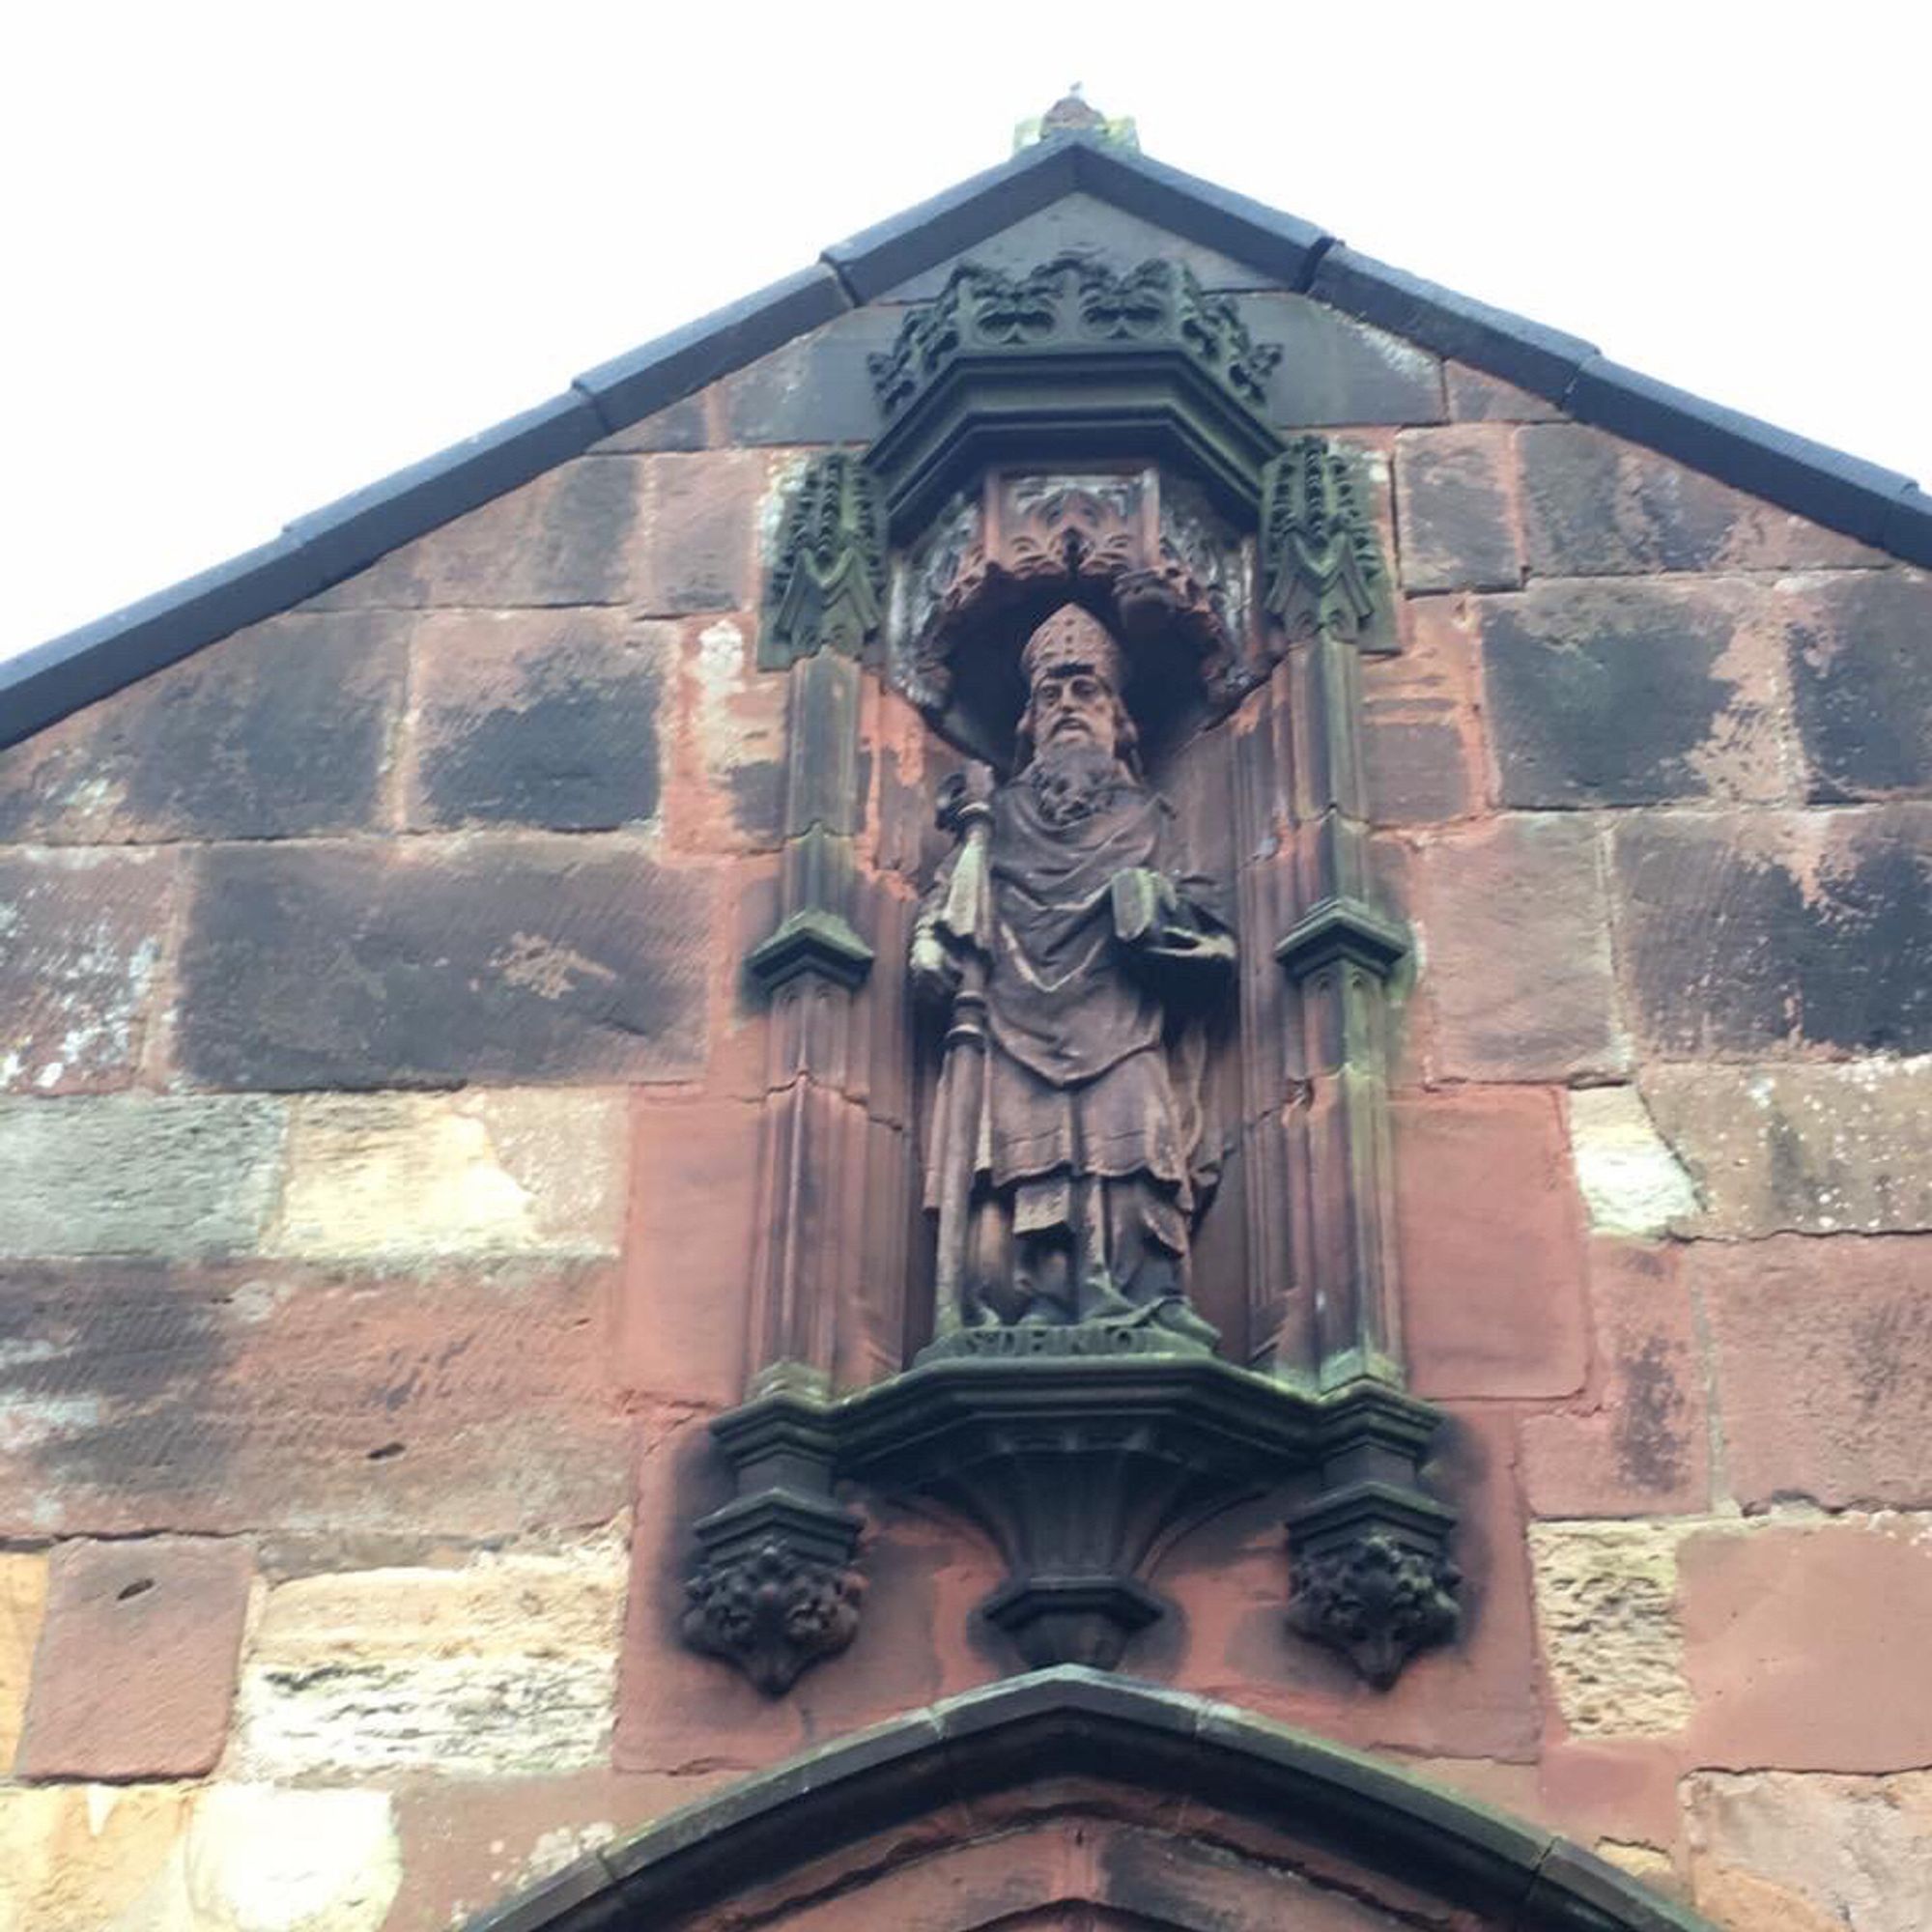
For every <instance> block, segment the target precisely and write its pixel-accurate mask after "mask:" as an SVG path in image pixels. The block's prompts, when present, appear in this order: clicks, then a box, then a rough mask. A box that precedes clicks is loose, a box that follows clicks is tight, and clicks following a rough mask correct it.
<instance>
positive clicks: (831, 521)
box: [758, 450, 886, 670]
mask: <svg viewBox="0 0 1932 1932" xmlns="http://www.w3.org/2000/svg"><path fill="white" fill-rule="evenodd" d="M885 609H886V541H885V517H884V513H883V512H882V510H881V508H880V504H879V492H878V485H877V483H876V482H875V481H874V479H873V477H872V475H871V473H870V472H869V471H868V470H867V468H866V466H865V462H864V460H863V459H862V458H860V457H858V456H856V455H852V454H849V453H847V452H846V451H844V450H834V451H833V452H831V454H829V455H826V456H821V457H818V458H816V459H814V460H813V461H812V462H811V463H810V464H808V465H807V467H806V469H805V471H804V473H803V475H801V476H800V477H799V479H798V482H797V484H796V485H795V486H794V488H793V490H792V492H791V495H790V497H789V499H788V500H787V502H786V504H785V512H784V522H783V524H782V526H781V529H780V532H779V540H778V552H777V555H776V557H775V558H774V560H773V563H772V570H771V576H770V579H769V581H768V582H767V585H766V590H765V615H764V622H763V624H762V625H761V626H760V627H759V636H758V663H759V664H760V666H761V667H762V668H764V669H766V670H780V669H782V668H784V667H785V666H786V665H788V664H790V663H792V662H793V661H794V660H795V659H798V658H806V657H810V656H811V655H812V654H813V653H814V652H816V651H819V650H826V649H830V650H835V651H842V652H843V653H844V654H845V655H846V656H847V657H857V656H858V655H859V653H860V652H861V651H863V650H864V649H865V647H866V645H867V642H868V641H869V640H870V639H872V638H874V637H876V636H877V635H878V632H879V630H880V628H881V626H882V624H883V622H884V619H885Z"/></svg>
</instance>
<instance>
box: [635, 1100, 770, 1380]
mask: <svg viewBox="0 0 1932 1932" xmlns="http://www.w3.org/2000/svg"><path fill="white" fill-rule="evenodd" d="M758 1129H759V1110H758V1109H757V1108H756V1107H755V1106H751V1105H747V1104H746V1103H745V1102H743V1101H741V1100H708V1099H707V1100H700V1101H696V1102H693V1101H672V1100H658V1099H655V1098H653V1097H650V1096H639V1099H638V1100H637V1102H636V1106H635V1111H634V1114H633V1127H632V1131H633V1136H634V1138H633V1153H632V1158H633V1160H634V1162H635V1164H636V1166H635V1172H636V1175H637V1184H636V1189H635V1191H634V1193H633V1195H632V1208H631V1233H630V1238H629V1240H628V1241H627V1243H626V1246H625V1254H626V1267H625V1279H624V1288H623V1294H622V1303H621V1306H620V1309H619V1312H618V1318H617V1334H618V1342H617V1373H618V1376H619V1378H620V1379H621V1381H622V1383H623V1385H624V1386H625V1387H626V1388H633V1389H645V1390H651V1391H654V1392H656V1393H657V1394H660V1395H665V1396H681V1397H683V1398H685V1399H687V1400H704V1401H711V1402H716V1403H718V1404H720V1405H721V1406H724V1405H728V1404H731V1403H734V1402H736V1401H737V1400H738V1399H739V1397H740V1396H741V1395H742V1394H743V1392H744V1378H745V1362H744V1356H745V1310H746V1308H747V1306H748V1301H749V1296H750V1293H751V1282H752V1244H753V1235H754V1233H755V1224H756V1220H757V1211H756V1182H757V1171H758Z"/></svg>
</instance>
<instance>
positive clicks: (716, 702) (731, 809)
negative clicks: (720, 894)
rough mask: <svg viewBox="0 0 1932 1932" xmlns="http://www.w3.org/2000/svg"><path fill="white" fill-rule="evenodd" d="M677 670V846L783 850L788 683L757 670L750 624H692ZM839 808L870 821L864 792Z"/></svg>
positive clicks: (673, 803)
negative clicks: (777, 847)
mask: <svg viewBox="0 0 1932 1932" xmlns="http://www.w3.org/2000/svg"><path fill="white" fill-rule="evenodd" d="M694 632H695V635H694V634H693V633H694ZM679 663H680V680H681V688H682V696H681V708H680V710H679V712H678V745H677V772H678V776H679V779H680V781H681V782H680V783H679V784H678V785H677V787H676V788H675V790H674V792H673V795H672V796H671V798H670V799H669V800H668V801H667V805H666V821H667V824H668V827H669V830H670V834H671V837H672V839H673V841H674V842H675V843H677V844H678V845H679V846H681V847H684V848H687V849H696V850H713V851H741V850H745V849H747V848H753V849H756V848H767V849H768V848H770V847H771V846H774V845H776V844H777V843H778V842H779V839H780V838H781V836H782V834H783V832H784V829H785V790H786V779H787V776H788V774H787V770H786V763H785V744H786V741H785V711H786V694H787V691H788V690H789V680H788V679H784V678H778V677H767V676H762V675H760V674H759V673H758V672H757V670H756V669H755V668H754V665H753V655H752V649H751V645H750V642H749V639H748V637H747V626H746V625H745V624H744V623H742V622H740V621H737V620H734V619H732V618H729V617H720V618H717V619H715V620H714V621H713V622H711V623H708V624H705V625H703V626H701V627H698V626H687V627H686V636H685V639H684V648H683V654H682V657H681V658H680V660H679ZM841 806H842V808H843V809H844V810H848V811H852V810H858V811H859V812H860V813H861V815H863V803H862V802H861V800H860V795H859V790H858V786H857V785H856V784H853V785H852V786H851V789H850V793H849V795H848V796H847V798H846V799H844V800H842V801H841ZM928 815H930V814H929V813H928Z"/></svg>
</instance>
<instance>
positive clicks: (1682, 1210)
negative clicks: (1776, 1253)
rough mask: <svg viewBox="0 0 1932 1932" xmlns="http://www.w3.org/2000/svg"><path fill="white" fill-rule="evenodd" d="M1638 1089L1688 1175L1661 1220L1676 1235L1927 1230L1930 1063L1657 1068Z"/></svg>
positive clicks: (1931, 1198)
mask: <svg viewBox="0 0 1932 1932" xmlns="http://www.w3.org/2000/svg"><path fill="white" fill-rule="evenodd" d="M1643 1090H1644V1094H1645V1096H1646V1098H1647V1099H1648V1100H1649V1102H1650V1112H1651V1114H1652V1116H1653V1117H1654V1118H1655V1120H1656V1122H1657V1123H1658V1125H1659V1126H1660V1127H1661V1128H1662V1131H1663V1133H1664V1134H1665V1136H1666V1137H1667V1138H1668V1140H1669V1142H1670V1144H1671V1146H1672V1147H1673V1148H1674V1149H1675V1150H1676V1152H1677V1155H1678V1157H1679V1158H1681V1159H1682V1161H1683V1162H1684V1163H1685V1165H1686V1166H1687V1167H1688V1168H1689V1169H1690V1173H1691V1175H1692V1176H1694V1177H1695V1179H1696V1183H1697V1189H1696V1192H1697V1198H1696V1199H1694V1200H1692V1201H1690V1202H1688V1203H1685V1204H1682V1205H1680V1206H1679V1207H1678V1208H1676V1209H1675V1211H1674V1212H1673V1214H1672V1216H1671V1220H1672V1223H1673V1225H1675V1226H1676V1227H1677V1228H1678V1230H1679V1231H1680V1232H1681V1233H1684V1234H1689V1235H1715V1236H1723V1237H1725V1238H1733V1237H1737V1236H1761V1235H1775V1234H1779V1233H1782V1232H1785V1231H1787V1230H1789V1231H1793V1232H1796V1233H1800V1234H1807V1235H1833V1234H1842V1233H1850V1234H1888V1233H1898V1232H1906V1231H1910V1230H1913V1229H1932V1170H1928V1166H1927V1162H1926V1159H1925V1123H1926V1122H1927V1121H1928V1120H1932V1058H1924V1057H1921V1058H1918V1059H1915V1060H1855V1061H1851V1062H1847V1063H1837V1064H1828V1065H1817V1064H1807V1065H1787V1066H1777V1065H1767V1066H1725V1065H1675V1066H1670V1065H1663V1066H1657V1067H1654V1068H1652V1069H1651V1070H1650V1071H1649V1072H1648V1073H1646V1074H1645V1076H1644V1080H1643Z"/></svg>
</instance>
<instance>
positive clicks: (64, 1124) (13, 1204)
mask: <svg viewBox="0 0 1932 1932" xmlns="http://www.w3.org/2000/svg"><path fill="white" fill-rule="evenodd" d="M283 1128H284V1110H283V1108H282V1106H281V1104H280V1102H278V1101H274V1100H267V1099H261V1098H255V1097H238V1096H234V1095H225V1094H224V1095H214V1094H209V1095H202V1096H195V1097H188V1096H185V1095H163V1096H159V1097H156V1096H152V1095H149V1094H102V1095H99V1096H98V1097H82V1098H75V1099H70V1100H58V1101H52V1102H48V1101H41V1100H25V1099H21V1100H0V1200H4V1201H5V1202H6V1203H7V1212H6V1214H5V1216H4V1217H0V1255H14V1256H55V1255H157V1256H165V1257H170V1258H177V1257H189V1256H195V1255H219V1254H226V1253H236V1252H241V1253H246V1252H248V1251H249V1250H251V1249H253V1247H254V1246H255V1244H256V1241H257V1239H258V1238H259V1236H260V1235H261V1231H262V1228H263V1226H264V1224H265V1223H266V1222H267V1220H268V1216H269V1209H270V1205H271V1203H272V1200H273V1192H274V1187H275V1183H276V1179H277V1178H278V1175H279V1172H280V1160H281V1142H282V1134H283Z"/></svg>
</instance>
